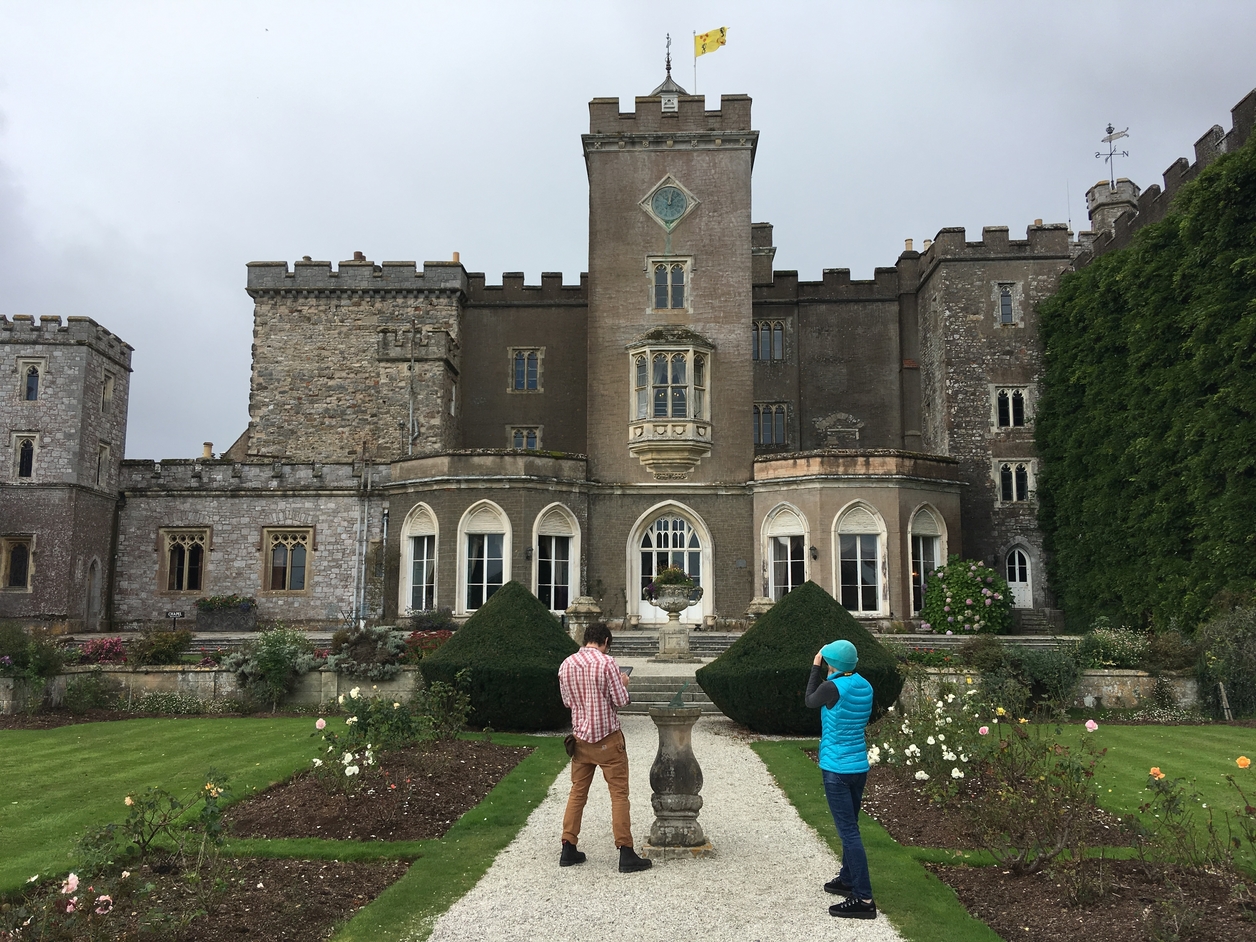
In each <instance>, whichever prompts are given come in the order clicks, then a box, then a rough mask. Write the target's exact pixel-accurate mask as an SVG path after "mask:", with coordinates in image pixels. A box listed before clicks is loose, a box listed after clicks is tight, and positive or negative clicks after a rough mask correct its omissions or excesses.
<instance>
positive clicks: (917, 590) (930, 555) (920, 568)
mask: <svg viewBox="0 0 1256 942" xmlns="http://www.w3.org/2000/svg"><path fill="white" fill-rule="evenodd" d="M939 520H940V518H939V516H938V515H937V514H935V513H934V512H933V511H931V510H929V509H928V508H921V509H920V510H919V511H918V512H917V513H916V516H915V517H913V518H912V522H911V608H912V612H913V613H915V612H919V611H920V610H921V609H923V608H924V606H925V589H926V588H927V586H928V581H929V573H931V572H933V570H935V569H937V568H938V561H939V560H940V559H941V558H942V546H941V543H942V524H941V523H939Z"/></svg>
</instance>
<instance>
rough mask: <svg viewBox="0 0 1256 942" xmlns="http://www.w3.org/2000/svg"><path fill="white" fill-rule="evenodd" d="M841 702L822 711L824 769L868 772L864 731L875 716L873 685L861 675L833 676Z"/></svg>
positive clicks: (821, 743) (821, 739)
mask: <svg viewBox="0 0 1256 942" xmlns="http://www.w3.org/2000/svg"><path fill="white" fill-rule="evenodd" d="M829 680H831V681H832V682H833V684H834V686H836V687H837V694H838V700H837V703H835V704H834V705H833V706H831V707H821V708H820V768H822V769H824V770H825V771H826V772H846V773H855V772H867V771H868V742H867V740H866V739H865V738H864V728H865V727H866V726H867V725H868V718H869V717H870V716H872V684H870V683H868V681H866V680H865V679H864V678H862V677H860V676H859V675H858V674H849V675H842V674H832V675H830V676H829Z"/></svg>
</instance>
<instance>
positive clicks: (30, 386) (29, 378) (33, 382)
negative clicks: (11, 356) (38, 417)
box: [26, 365, 39, 402]
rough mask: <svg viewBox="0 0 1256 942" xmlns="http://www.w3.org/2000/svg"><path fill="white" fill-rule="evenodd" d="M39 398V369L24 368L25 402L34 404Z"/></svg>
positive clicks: (35, 367) (36, 367) (33, 367)
mask: <svg viewBox="0 0 1256 942" xmlns="http://www.w3.org/2000/svg"><path fill="white" fill-rule="evenodd" d="M38 398H39V367H38V366H34V365H32V366H28V367H27V368H26V401H27V402H34V401H35V400H36V399H38Z"/></svg>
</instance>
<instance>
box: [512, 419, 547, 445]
mask: <svg viewBox="0 0 1256 942" xmlns="http://www.w3.org/2000/svg"><path fill="white" fill-rule="evenodd" d="M510 447H511V448H513V449H514V450H515V451H535V450H536V449H538V448H540V447H541V428H540V426H537V425H513V426H511V428H510Z"/></svg>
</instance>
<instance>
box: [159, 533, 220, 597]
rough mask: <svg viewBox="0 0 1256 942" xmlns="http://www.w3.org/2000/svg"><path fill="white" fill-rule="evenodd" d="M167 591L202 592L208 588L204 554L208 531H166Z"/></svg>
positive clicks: (164, 537) (164, 535)
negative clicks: (206, 586) (206, 585)
mask: <svg viewBox="0 0 1256 942" xmlns="http://www.w3.org/2000/svg"><path fill="white" fill-rule="evenodd" d="M162 539H163V542H164V543H165V559H164V560H163V561H164V562H165V564H166V573H165V587H166V591H167V592H201V591H203V590H204V588H205V551H206V548H207V546H208V543H209V531H208V530H205V529H194V530H163V531H162Z"/></svg>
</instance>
